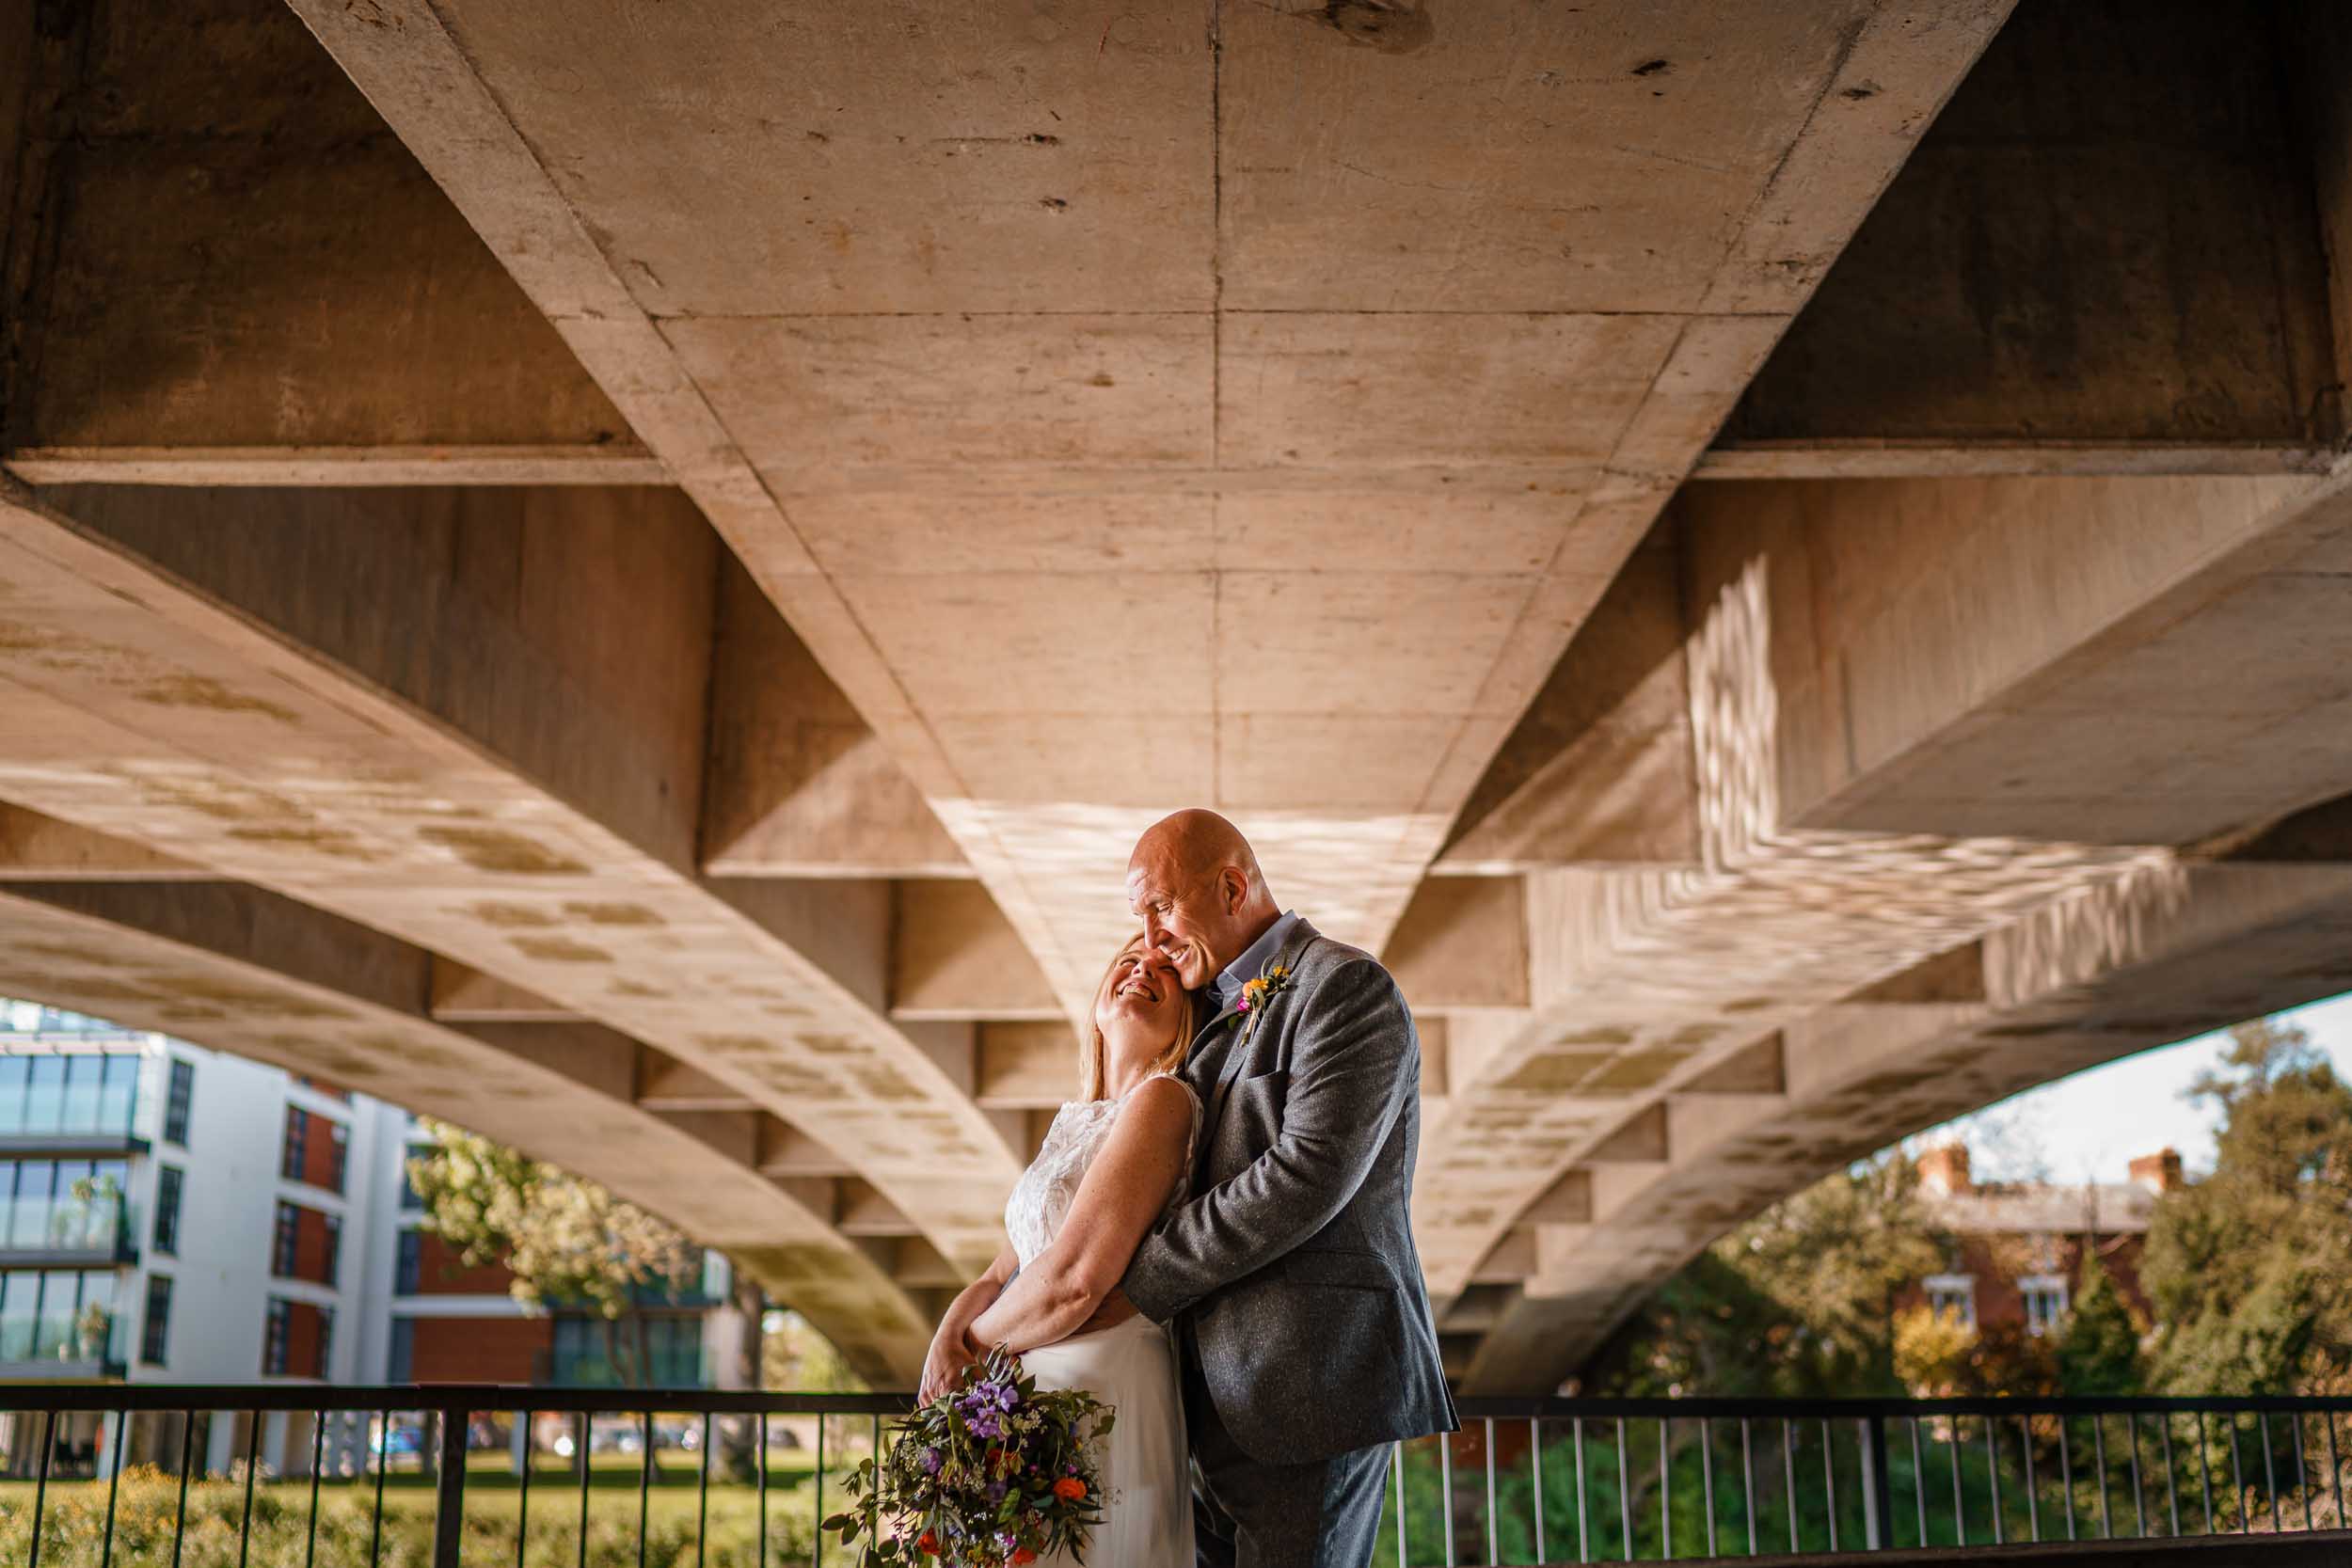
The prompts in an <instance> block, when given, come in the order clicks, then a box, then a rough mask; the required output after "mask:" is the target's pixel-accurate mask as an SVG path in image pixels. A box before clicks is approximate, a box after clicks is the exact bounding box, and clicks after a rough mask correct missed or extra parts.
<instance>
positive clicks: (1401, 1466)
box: [1390, 1442, 1411, 1568]
mask: <svg viewBox="0 0 2352 1568" xmlns="http://www.w3.org/2000/svg"><path fill="white" fill-rule="evenodd" d="M1391 1453H1392V1454H1393V1456H1394V1459H1395V1464H1394V1465H1392V1466H1391V1471H1390V1473H1391V1475H1392V1476H1393V1477H1394V1478H1395V1480H1394V1483H1393V1484H1394V1485H1395V1487H1396V1568H1411V1565H1410V1563H1409V1561H1408V1560H1407V1559H1406V1555H1405V1445H1404V1444H1403V1443H1402V1442H1399V1443H1396V1444H1394V1445H1393V1446H1392V1448H1391Z"/></svg>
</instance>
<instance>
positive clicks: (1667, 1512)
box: [1658, 1416, 1675, 1562]
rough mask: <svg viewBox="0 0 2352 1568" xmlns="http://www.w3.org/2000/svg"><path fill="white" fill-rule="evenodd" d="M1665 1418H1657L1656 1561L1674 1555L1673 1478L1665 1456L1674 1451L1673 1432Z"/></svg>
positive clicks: (1662, 1560)
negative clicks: (1668, 1469) (1657, 1543)
mask: <svg viewBox="0 0 2352 1568" xmlns="http://www.w3.org/2000/svg"><path fill="white" fill-rule="evenodd" d="M1666 1422H1667V1418H1666V1417H1663V1416H1661V1417H1659V1418H1658V1542H1659V1545H1658V1560H1660V1561H1661V1562H1664V1561H1667V1560H1671V1559H1672V1558H1673V1557H1674V1555H1675V1511H1674V1492H1675V1489H1674V1477H1673V1476H1671V1475H1669V1474H1668V1473H1667V1469H1666V1456H1667V1455H1668V1454H1669V1453H1671V1452H1672V1451H1673V1449H1674V1432H1673V1430H1672V1429H1671V1428H1669V1427H1668V1426H1667V1424H1666Z"/></svg>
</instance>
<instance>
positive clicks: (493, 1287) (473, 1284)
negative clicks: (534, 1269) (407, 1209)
mask: <svg viewBox="0 0 2352 1568" xmlns="http://www.w3.org/2000/svg"><path fill="white" fill-rule="evenodd" d="M514 1280H515V1276H514V1275H511V1274H509V1273H508V1272H507V1270H506V1265H504V1264H503V1263H485V1264H483V1265H481V1266H480V1267H479V1268H472V1267H469V1266H468V1265H467V1264H466V1262H465V1260H464V1259H461V1258H459V1257H458V1255H457V1253H456V1252H455V1251H454V1250H453V1248H452V1247H450V1246H449V1244H448V1243H445V1242H443V1241H442V1240H441V1238H440V1237H439V1236H438V1235H437V1234H435V1233H434V1232H432V1231H430V1230H427V1231H423V1232H421V1241H420V1243H419V1250H418V1253H417V1294H419V1295H421V1296H485V1295H487V1296H502V1295H504V1294H506V1289H507V1287H508V1286H509V1285H511V1284H513V1283H514Z"/></svg>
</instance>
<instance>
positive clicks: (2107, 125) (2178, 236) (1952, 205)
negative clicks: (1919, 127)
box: [1700, 0, 2347, 478]
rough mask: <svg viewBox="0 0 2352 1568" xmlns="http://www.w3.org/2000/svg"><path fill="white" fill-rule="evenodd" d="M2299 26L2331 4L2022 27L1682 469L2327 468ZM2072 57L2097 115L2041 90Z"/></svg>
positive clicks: (2332, 410) (1978, 75)
mask: <svg viewBox="0 0 2352 1568" xmlns="http://www.w3.org/2000/svg"><path fill="white" fill-rule="evenodd" d="M2298 9H2300V10H2303V11H2305V12H2324V11H2326V10H2327V9H2328V8H2325V7H2320V8H2282V9H2281V10H2274V11H2265V13H2263V14H2262V15H2261V16H2260V17H2259V18H2249V16H2247V15H2246V14H2243V13H2237V12H2223V11H2217V10H2215V9H2214V8H2211V7H2206V6H2201V5H2198V4H2196V3H2195V0H2159V3H2157V4H2153V5H2142V6H2133V7H2130V8H2102V7H2095V6H2068V5H2047V6H2027V7H2024V8H2020V9H2019V11H2018V12H2017V14H2016V16H2015V18H2014V19H2013V20H2012V21H2011V22H2010V24H2009V25H2008V26H2007V27H2005V28H2003V29H2002V31H2001V33H2000V35H1999V36H1998V37H1997V38H1996V39H1994V41H1993V42H1992V44H1991V45H1990V46H1989V47H1988V48H1987V49H1986V50H1985V52H1984V57H1983V59H1982V60H1981V61H1980V62H1979V65H1978V67H1977V69H1976V70H1974V71H1971V72H1970V73H1969V75H1968V77H1967V79H1966V80H1965V81H1964V82H1963V84H1962V85H1961V86H1960V87H1959V90H1957V91H1956V92H1954V93H1953V95H1952V98H1951V102H1950V103H1948V104H1947V105H1946V107H1945V109H1944V112H1943V113H1942V114H1941V115H1939V116H1938V117H1937V118H1936V121H1935V123H1934V124H1933V125H1932V126H1931V127H1930V128H1929V129H1928V131H1927V132H1926V134H1925V135H1922V136H1921V138H1920V140H1919V146H1918V149H1917V150H1916V151H1915V153H1914V154H1913V156H1912V157H1911V158H1910V160H1909V161H1908V162H1906V163H1905V165H1904V166H1903V168H1902V171H1901V172H1900V173H1899V175H1897V176H1896V178H1895V180H1894V182H1893V183H1892V184H1890V185H1889V186H1888V187H1887V190H1886V194H1885V196H1884V197H1883V198H1882V199H1881V200H1880V201H1879V203H1878V204H1877V206H1876V207H1874V208H1873V209H1872V210H1871V213H1870V215H1869V217H1868V218H1867V220H1865V221H1864V223H1863V224H1862V226H1861V228H1860V229H1859V230H1857V231H1856V233H1855V235H1854V238H1853V241H1852V243H1851V245H1848V246H1847V247H1846V251H1845V254H1844V255H1843V256H1842V257H1840V258H1839V260H1838V262H1837V264H1836V266H1835V267H1833V268H1832V269H1831V270H1830V272H1829V275H1828V277H1825V278H1824V279H1823V280H1822V282H1821V286H1820V289H1819V290H1818V291H1817V292H1816V293H1815V295H1814V298H1813V299H1812V301H1811V302H1810V303H1809V304H1808V305H1807V306H1806V308H1805V309H1804V312H1803V313H1802V314H1801V315H1800V316H1799V317H1798V319H1797V321H1796V323H1795V324H1794V325H1792V326H1791V327H1790V329H1789V331H1788V337H1787V338H1786V339H1785V340H1784V341H1782V343H1781V344H1780V346H1779V347H1778V348H1777V349H1775V350H1774V352H1773V354H1772V358H1771V359H1770V360H1769V361H1768V362H1767V363H1766V365H1765V367H1764V369H1763V371H1762V372H1760V373H1759V374H1758V375H1757V376H1756V381H1755V383H1754V385H1753V386H1751V387H1750V388H1748V390H1747V392H1746V394H1745V396H1744V397H1742V399H1741V400H1740V406H1739V410H1738V412H1737V413H1736V414H1734V416H1733V417H1732V419H1731V421H1730V423H1729V425H1728V426H1727V428H1726V430H1725V433H1724V442H1723V443H1722V445H1721V446H1720V447H1719V450H1718V451H1716V452H1715V453H1713V454H1711V456H1710V458H1709V460H1708V462H1707V463H1706V464H1703V465H1702V466H1701V468H1700V472H1701V473H1702V474H1710V475H1720V476H1724V477H1731V476H1740V477H1754V478H1819V477H1856V478H1859V477H1888V478H1919V477H1930V476H1947V475H1966V476H1988V475H1993V474H2043V475H2054V474H2074V475H2084V474H2164V473H2192V474H2250V475H2262V474H2280V473H2313V472H2318V471H2323V470H2324V469H2325V467H2327V466H2328V462H2329V461H2330V457H2331V449H2332V447H2333V446H2334V443H2335V438H2336V436H2338V435H2339V434H2340V432H2341V429H2342V421H2343V414H2342V408H2341V402H2342V395H2343V394H2342V384H2343V374H2342V371H2341V368H2340V367H2341V366H2342V365H2343V364H2344V363H2346V362H2347V361H2345V360H2344V359H2343V358H2342V356H2339V354H2338V353H2337V351H2336V348H2335V345H2334V343H2333V341H2331V336H2330V320H2331V315H2332V314H2333V312H2332V310H2331V304H2330V298H2329V293H2330V287H2329V285H2330V279H2329V271H2328V257H2327V254H2326V245H2325V240H2326V239H2327V238H2328V236H2325V235H2324V234H2323V222H2324V214H2323V203H2322V201H2321V200H2318V199H2315V194H2322V193H2315V186H2314V178H2313V176H2314V168H2313V162H2312V160H2313V157H2314V155H2316V156H2317V157H2318V158H2320V159H2321V160H2323V161H2324V160H2328V159H2330V158H2334V159H2338V160H2339V161H2340V160H2341V152H2340V150H2338V149H2337V148H2336V147H2335V146H2334V144H2332V143H2330V142H2329V140H2328V137H2327V136H2326V135H2324V134H2322V135H2312V132H2313V131H2314V130H2324V118H2323V117H2314V116H2312V115H2311V114H2309V113H2303V112H2298V111H2299V110H2300V109H2301V107H2302V106H2300V105H2298V104H2297V103H2296V102H2295V101H2294V95H2292V94H2291V93H2288V92H2284V91H2281V90H2280V85H2281V83H2282V82H2285V81H2287V80H2289V79H2291V78H2292V77H2293V76H2294V75H2296V73H2297V72H2298V71H2304V70H2306V68H2308V69H2309V73H2310V74H2311V75H2312V76H2313V77H2314V78H2320V77H2325V76H2326V75H2327V71H2326V68H2325V67H2324V66H2321V65H2319V64H2318V63H2317V61H2316V60H2307V59H2306V58H2304V55H2305V54H2306V51H2305V50H2304V49H2302V48H2299V47H2297V45H2296V40H2295V39H2294V37H2293V34H2292V32H2291V30H2290V28H2288V27H2285V26H2281V25H2279V24H2277V19H2279V18H2280V17H2282V16H2291V15H2293V14H2294V13H2295V11H2296V10H2298ZM2338 30H2339V31H2340V29H2338ZM2326 57H2327V56H2326V55H2325V52H2324V51H2322V52H2321V53H2320V55H2319V58H2322V59H2324V58H2326ZM2343 58H2344V55H2342V54H2341V53H2338V54H2337V55H2335V56H2334V59H2335V60H2336V62H2337V63H2338V64H2339V65H2340V64H2341V62H2342V60H2343ZM2087 60H2096V61H2098V62H2099V90H2098V92H2097V94H2096V95H2095V100H2094V99H2092V98H2087V97H2085V96H2084V95H2082V94H2081V93H2079V92H2077V91H2074V90H2071V88H2069V87H2060V86H2059V84H2061V83H2067V84H2073V83H2074V82H2076V81H2077V80H2078V78H2079V76H2080V73H2081V71H2082V65H2083V62H2084V61H2087ZM2327 90H2328V91H2330V92H2332V93H2333V94H2335V95H2337V97H2338V98H2340V97H2341V95H2342V93H2343V92H2344V87H2343V86H2342V72H2341V71H2340V70H2339V71H2337V72H2336V73H2335V76H2334V78H2333V80H2332V86H2331V87H2328V89H2327Z"/></svg>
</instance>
